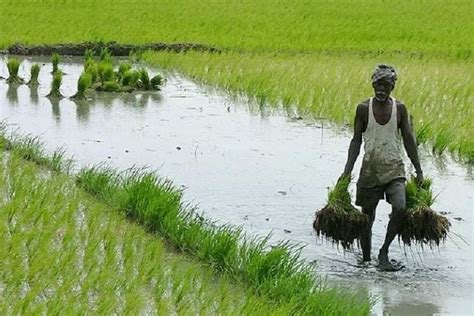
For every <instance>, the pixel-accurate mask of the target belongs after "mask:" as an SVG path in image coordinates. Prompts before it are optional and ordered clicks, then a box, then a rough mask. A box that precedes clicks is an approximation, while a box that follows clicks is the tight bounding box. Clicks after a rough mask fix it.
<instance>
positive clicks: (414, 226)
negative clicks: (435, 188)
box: [398, 177, 451, 247]
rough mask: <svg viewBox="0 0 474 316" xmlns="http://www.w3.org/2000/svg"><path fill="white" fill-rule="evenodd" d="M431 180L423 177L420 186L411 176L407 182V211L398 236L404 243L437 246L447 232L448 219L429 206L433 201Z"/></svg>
mask: <svg viewBox="0 0 474 316" xmlns="http://www.w3.org/2000/svg"><path fill="white" fill-rule="evenodd" d="M434 200H435V199H434V197H433V193H432V191H431V180H430V179H425V180H424V181H423V183H422V184H421V185H420V186H417V185H416V182H415V179H414V178H413V177H412V179H411V180H410V181H408V183H407V212H406V218H405V222H404V225H403V228H402V230H401V232H400V233H399V234H398V237H399V238H400V239H401V240H402V241H403V243H404V244H405V245H408V246H411V245H412V244H416V243H417V244H420V245H422V246H423V245H429V246H430V247H432V246H434V245H436V246H439V244H440V242H442V241H444V240H445V239H446V237H447V236H448V233H449V227H450V226H451V224H450V223H449V220H448V219H447V218H446V217H444V216H442V215H440V214H438V213H437V212H436V211H434V210H433V209H432V208H431V205H432V204H433V203H434Z"/></svg>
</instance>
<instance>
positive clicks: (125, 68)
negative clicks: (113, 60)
mask: <svg viewBox="0 0 474 316" xmlns="http://www.w3.org/2000/svg"><path fill="white" fill-rule="evenodd" d="M131 69H132V65H131V64H129V63H121V64H120V65H119V68H118V73H119V74H120V77H121V78H123V75H124V74H125V73H126V72H127V71H129V70H131Z"/></svg>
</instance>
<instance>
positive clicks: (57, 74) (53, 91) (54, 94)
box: [47, 71, 63, 98]
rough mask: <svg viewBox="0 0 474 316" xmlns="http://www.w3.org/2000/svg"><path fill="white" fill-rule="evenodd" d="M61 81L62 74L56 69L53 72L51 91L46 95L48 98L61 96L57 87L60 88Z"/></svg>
mask: <svg viewBox="0 0 474 316" xmlns="http://www.w3.org/2000/svg"><path fill="white" fill-rule="evenodd" d="M62 81H63V74H62V73H61V72H60V71H57V72H55V73H54V74H53V83H52V84H51V92H50V93H49V94H48V95H47V97H48V98H62V97H63V95H62V94H61V91H60V90H59V88H61V82H62Z"/></svg>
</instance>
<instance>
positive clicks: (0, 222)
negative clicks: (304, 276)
mask: <svg viewBox="0 0 474 316" xmlns="http://www.w3.org/2000/svg"><path fill="white" fill-rule="evenodd" d="M4 144H5V143H3V145H4ZM2 147H3V146H0V238H1V239H2V242H1V243H0V266H1V271H0V285H1V286H0V293H1V295H0V314H2V315H16V314H97V315H110V314H129V315H140V314H153V315H156V314H158V315H170V314H173V315H197V314H200V315H249V314H252V313H254V312H255V313H258V314H259V315H287V314H289V313H291V309H290V307H291V304H289V305H287V306H284V305H279V306H275V305H273V304H270V303H269V302H268V300H267V299H266V298H265V297H259V296H256V295H255V294H252V293H251V292H249V291H247V290H246V289H245V287H243V286H242V285H239V284H235V283H233V282H230V281H229V280H227V279H225V278H220V277H218V276H216V275H213V273H212V270H211V269H209V268H206V267H203V266H202V265H200V264H198V263H197V262H195V261H194V260H192V259H189V258H185V257H184V256H179V255H176V254H174V253H172V252H171V251H170V250H169V249H167V248H166V247H165V246H164V244H163V242H162V241H161V240H160V239H158V238H156V237H155V236H152V235H150V234H148V233H146V232H145V230H144V229H142V228H141V227H139V226H136V225H133V224H130V223H128V222H127V221H126V220H125V219H124V218H123V216H121V215H119V213H117V212H114V211H113V210H112V209H111V208H110V207H108V206H106V205H104V204H101V203H99V202H97V201H96V200H94V199H91V198H90V197H88V196H87V194H85V193H83V192H81V191H80V190H78V189H77V188H76V186H75V185H74V181H72V179H71V178H68V177H66V176H64V175H60V174H57V173H52V172H48V171H47V170H45V169H41V168H39V167H38V166H35V165H33V164H31V163H27V162H25V161H24V160H23V159H20V158H19V157H20V155H22V154H21V153H20V152H16V150H13V151H8V152H7V151H4V147H3V148H2Z"/></svg>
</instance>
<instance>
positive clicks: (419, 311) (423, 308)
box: [384, 302, 440, 316]
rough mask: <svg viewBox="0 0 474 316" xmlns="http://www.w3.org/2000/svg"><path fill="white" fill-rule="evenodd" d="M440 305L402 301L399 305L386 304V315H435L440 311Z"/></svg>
mask: <svg viewBox="0 0 474 316" xmlns="http://www.w3.org/2000/svg"><path fill="white" fill-rule="evenodd" d="M439 312H440V310H439V308H438V306H436V305H434V304H431V303H416V304H415V303H408V302H400V303H399V304H397V305H392V306H390V305H386V307H385V308H384V315H393V316H397V315H400V316H402V315H403V316H405V315H434V314H437V313H439Z"/></svg>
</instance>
